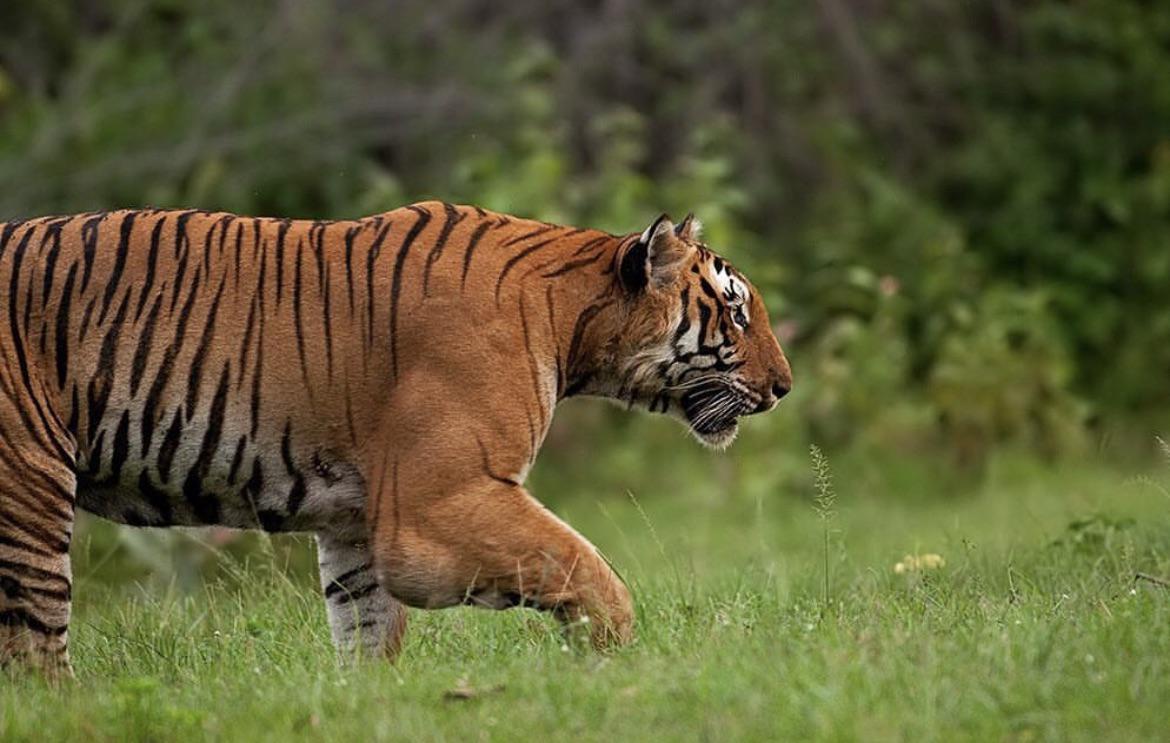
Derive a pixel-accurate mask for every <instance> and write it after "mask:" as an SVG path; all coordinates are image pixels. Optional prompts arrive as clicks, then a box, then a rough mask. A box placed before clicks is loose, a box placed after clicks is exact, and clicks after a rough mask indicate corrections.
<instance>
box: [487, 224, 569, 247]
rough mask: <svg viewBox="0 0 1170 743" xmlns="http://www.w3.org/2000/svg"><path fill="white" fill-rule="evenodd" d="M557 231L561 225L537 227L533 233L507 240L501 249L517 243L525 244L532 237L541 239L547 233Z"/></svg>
mask: <svg viewBox="0 0 1170 743" xmlns="http://www.w3.org/2000/svg"><path fill="white" fill-rule="evenodd" d="M556 229H560V225H555V224H546V225H543V226H541V227H537V228H536V229H535V230H532V231H531V232H526V233H524V234H523V235H517V236H516V237H513V238H512V239H510V240H506V241H504V242H503V243H502V244H501V245H500V247H501V248H506V247H508V246H509V245H515V244H516V243H520V242H524V241H525V240H527V239H529V238H531V237H539V236H540V235H543V234H544V233H546V232H551V231H552V230H556Z"/></svg>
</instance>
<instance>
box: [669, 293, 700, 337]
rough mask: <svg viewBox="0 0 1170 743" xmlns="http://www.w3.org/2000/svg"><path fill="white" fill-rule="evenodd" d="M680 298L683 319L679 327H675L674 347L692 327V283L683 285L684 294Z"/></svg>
mask: <svg viewBox="0 0 1170 743" xmlns="http://www.w3.org/2000/svg"><path fill="white" fill-rule="evenodd" d="M679 300H680V303H681V304H682V320H681V321H679V324H678V327H677V328H675V331H674V338H673V339H672V340H671V346H672V347H676V346H678V344H679V342H680V341H682V338H683V336H684V335H686V334H687V331H688V330H690V329H691V313H690V309H691V307H690V304H691V287H690V285H687V286H684V287H683V290H682V294H681V295H679ZM701 341H702V339H701V338H700V342H701Z"/></svg>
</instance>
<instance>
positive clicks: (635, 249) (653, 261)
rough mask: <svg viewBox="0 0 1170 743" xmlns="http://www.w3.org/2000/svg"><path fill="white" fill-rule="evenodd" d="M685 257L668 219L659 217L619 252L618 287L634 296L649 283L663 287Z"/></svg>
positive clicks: (672, 225) (662, 216)
mask: <svg viewBox="0 0 1170 743" xmlns="http://www.w3.org/2000/svg"><path fill="white" fill-rule="evenodd" d="M685 257H686V246H685V245H681V244H680V243H679V240H678V239H677V238H676V236H675V227H674V224H673V223H672V222H671V221H670V217H668V216H666V215H665V214H662V215H660V216H659V217H658V219H656V220H654V223H653V224H651V225H650V226H649V227H647V228H646V230H645V231H644V232H643V233H642V234H641V235H640V236H639V237H638V239H637V240H636V241H634V242H633V243H631V244H630V245H629V246H628V247H627V248H626V249H625V251H624V252H623V253H622V256H621V262H620V267H619V271H618V273H619V276H620V279H621V282H622V286H623V287H625V289H626V291H628V292H631V293H636V292H640V291H642V290H643V289H645V288H646V287H647V286H648V285H650V284H651V283H653V284H654V285H656V286H659V285H662V284H666V283H668V282H669V281H670V280H671V279H673V278H674V272H675V270H676V269H677V268H678V264H679V263H680V262H681V261H682V259H683V258H685Z"/></svg>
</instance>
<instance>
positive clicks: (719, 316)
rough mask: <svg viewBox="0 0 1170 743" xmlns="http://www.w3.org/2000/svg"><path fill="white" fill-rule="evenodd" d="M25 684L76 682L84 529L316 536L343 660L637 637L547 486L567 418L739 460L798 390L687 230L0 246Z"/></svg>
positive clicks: (526, 226)
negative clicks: (499, 613)
mask: <svg viewBox="0 0 1170 743" xmlns="http://www.w3.org/2000/svg"><path fill="white" fill-rule="evenodd" d="M0 287H3V292H0V297H2V299H0V327H2V328H3V331H2V332H0V660H3V661H5V662H7V661H17V662H19V663H24V664H29V665H34V666H38V667H41V668H43V669H45V670H46V671H47V672H49V673H50V674H60V673H67V672H68V669H69V661H68V655H67V635H68V622H69V608H70V587H71V579H70V568H69V556H68V549H69V542H70V536H71V533H72V525H73V514H74V508H75V507H76V506H80V507H82V508H84V509H86V510H88V511H91V512H93V513H96V514H99V515H101V516H104V517H106V518H109V519H112V520H114V521H118V522H121V523H125V524H131V525H138V526H170V525H206V524H221V525H225V526H232V527H238V528H257V529H263V530H266V531H270V532H280V531H309V532H315V533H316V534H317V535H318V543H319V546H320V562H321V573H322V585H323V589H324V594H325V598H326V602H327V605H328V608H329V613H330V625H331V627H332V629H333V634H334V638H335V640H336V642H337V644H338V646H339V648H341V649H343V650H345V651H355V652H360V653H363V654H379V653H381V654H385V655H391V656H392V655H393V654H394V653H395V652H396V651H397V648H398V646H399V642H400V639H401V636H402V631H403V629H404V623H405V613H404V610H403V607H402V604H403V603H405V604H409V605H413V606H421V607H440V606H448V605H453V604H459V603H471V604H476V605H483V606H490V607H496V608H503V607H508V606H515V605H530V606H535V607H539V608H544V609H548V610H551V611H554V612H556V613H557V614H558V616H560V617H562V618H563V619H565V620H566V621H573V620H575V619H579V618H581V617H584V616H588V617H590V618H591V619H592V620H593V622H592V624H591V632H592V636H593V639H594V641H595V642H596V643H597V644H598V645H604V644H607V643H611V642H621V641H624V640H626V639H628V638H629V637H630V632H631V622H632V616H633V615H632V610H631V606H630V599H629V595H628V592H627V591H626V589H625V587H624V586H623V585H622V584H621V582H620V580H618V578H617V577H616V576H615V575H614V574H613V572H612V570H610V568H609V566H608V565H607V564H606V562H605V560H604V559H603V558H602V557H601V556H600V555H599V554H598V553H597V551H596V550H595V549H594V548H593V547H592V546H591V545H590V544H589V543H588V542H587V541H585V540H584V539H583V538H582V537H581V536H580V535H578V534H577V533H576V532H574V531H573V530H572V529H571V528H569V527H568V526H567V525H566V524H564V523H563V522H561V521H559V520H558V519H556V518H555V517H554V516H552V515H551V514H550V513H549V512H548V511H546V510H545V509H543V508H542V507H540V506H539V504H537V503H536V501H534V500H533V499H532V498H531V497H530V496H529V495H528V494H527V493H526V491H525V490H524V488H523V481H524V478H525V475H526V473H527V472H528V469H529V467H530V466H531V464H532V462H533V460H534V458H535V456H536V453H537V451H538V450H539V448H540V444H541V441H542V440H543V438H544V435H545V432H546V431H547V430H548V426H549V422H550V420H551V418H552V413H553V408H554V407H555V405H556V403H557V402H558V401H559V400H561V399H563V398H565V397H568V396H571V395H579V394H589V395H599V396H604V397H610V398H613V399H617V400H619V401H622V402H624V403H625V404H628V405H630V406H631V407H632V406H639V407H644V408H647V409H649V410H652V411H657V412H667V413H670V414H672V415H675V416H676V417H679V418H680V419H682V420H684V421H686V422H687V424H688V425H689V426H690V427H691V429H692V430H693V431H694V432H695V434H696V435H697V436H698V437H699V438H700V439H701V440H702V441H704V442H705V443H708V444H711V445H715V446H721V445H726V443H728V442H729V441H730V438H731V437H732V436H734V427H735V422H736V420H737V419H738V417H740V416H742V415H745V414H749V413H751V412H758V411H762V410H766V409H769V408H770V407H771V406H772V405H773V404H774V403H775V401H776V399H778V397H779V396H782V395H783V394H784V393H785V392H786V391H787V389H788V388H789V387H790V385H791V375H790V372H789V368H788V364H787V361H786V360H785V359H784V356H783V353H782V352H781V350H780V347H779V345H778V344H777V343H776V340H775V338H774V337H773V335H772V333H771V331H770V330H769V326H768V321H767V317H766V313H765V310H764V307H763V304H762V302H761V301H760V299H759V296H758V294H756V293H755V292H754V290H752V288H751V286H750V284H749V283H748V282H747V280H746V279H745V278H744V277H743V276H742V275H741V274H739V273H738V272H736V271H735V270H734V269H732V268H731V267H730V266H729V265H728V264H727V263H726V262H724V261H722V260H721V259H720V258H718V257H717V256H715V255H714V254H713V253H711V252H710V251H709V250H708V249H707V248H706V247H705V246H703V245H702V244H700V243H699V242H698V239H697V235H696V234H695V231H694V229H693V222H692V221H691V220H690V219H688V220H686V221H685V222H684V223H682V224H680V225H679V226H678V227H674V226H673V225H671V223H670V222H669V220H666V219H665V218H660V219H659V220H658V221H656V222H655V224H654V225H652V227H651V228H650V229H648V230H646V231H645V232H643V233H640V234H633V235H627V236H613V235H609V234H606V233H603V232H598V231H596V230H586V229H576V228H570V227H561V226H557V225H552V224H546V223H541V222H534V221H530V220H524V219H518V218H515V217H510V216H506V215H502V214H496V213H492V212H488V211H485V210H483V209H479V208H475V207H465V206H452V205H449V204H442V203H433V202H428V203H422V204H415V205H411V206H407V207H404V208H401V209H397V210H395V211H392V212H388V213H385V214H380V215H377V216H373V217H369V218H366V219H361V220H356V221H337V222H324V221H315V222H314V221H300V220H287V219H256V218H249V217H240V216H236V215H232V214H224V213H210V212H204V211H161V210H146V211H118V212H109V213H95V214H82V215H77V216H69V217H49V218H42V219H34V220H28V221H13V222H8V223H5V224H2V225H0Z"/></svg>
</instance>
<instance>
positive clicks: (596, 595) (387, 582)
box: [374, 478, 634, 649]
mask: <svg viewBox="0 0 1170 743" xmlns="http://www.w3.org/2000/svg"><path fill="white" fill-rule="evenodd" d="M399 490H400V491H401V492H393V490H392V489H387V492H388V493H391V496H392V497H397V498H398V503H397V504H393V503H385V504H383V509H382V514H381V516H382V517H381V518H380V519H379V528H378V531H377V533H376V534H375V545H374V551H375V556H376V559H377V565H378V570H379V579H380V580H381V582H382V584H383V585H384V586H386V587H387V589H388V590H389V591H390V593H392V594H393V595H394V596H395V597H397V598H398V599H400V600H402V601H404V602H406V603H407V604H409V605H411V606H417V607H422V608H440V607H445V606H454V605H458V604H470V605H473V606H480V607H484V608H494V609H506V608H510V607H513V606H531V607H535V608H538V609H542V610H545V611H550V612H553V614H554V615H555V616H556V617H557V618H558V619H560V620H561V621H562V622H563V623H564V624H565V625H566V626H571V625H576V624H583V623H585V622H588V628H589V635H590V639H591V641H592V643H593V645H594V646H595V647H597V648H599V649H603V648H608V647H612V646H616V645H623V644H626V643H628V642H629V641H630V640H631V639H633V625H634V609H633V603H632V601H631V599H630V593H629V590H628V589H627V588H626V586H625V585H624V584H623V583H622V581H621V579H620V578H619V577H618V576H617V574H616V573H615V572H614V571H613V569H612V568H611V567H610V566H609V564H608V563H607V562H606V561H605V559H604V558H603V557H602V556H601V554H600V553H599V552H598V551H597V548H595V547H594V546H593V545H592V544H590V543H589V542H588V541H587V540H585V539H584V538H583V537H582V536H581V535H580V534H578V533H577V532H575V531H574V530H573V529H572V528H570V527H569V526H568V525H567V524H565V523H564V522H563V521H561V520H560V519H558V518H557V517H556V516H554V515H553V514H552V513H551V512H549V511H548V510H547V509H546V508H544V507H543V506H542V505H541V504H540V503H538V502H537V501H536V500H534V499H533V498H532V497H531V496H530V495H529V494H528V493H527V492H526V491H525V490H524V489H523V488H522V487H521V486H519V485H516V484H513V483H509V482H500V481H498V480H496V479H491V478H479V479H478V480H476V481H474V482H469V483H467V484H466V485H464V486H463V487H461V488H457V489H456V490H455V492H453V493H450V494H447V495H440V496H437V497H434V498H429V497H427V496H426V495H423V494H420V493H410V492H406V491H407V490H408V488H401V489H399ZM395 510H396V511H397V514H398V520H397V522H395V521H394V513H395Z"/></svg>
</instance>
